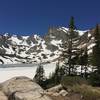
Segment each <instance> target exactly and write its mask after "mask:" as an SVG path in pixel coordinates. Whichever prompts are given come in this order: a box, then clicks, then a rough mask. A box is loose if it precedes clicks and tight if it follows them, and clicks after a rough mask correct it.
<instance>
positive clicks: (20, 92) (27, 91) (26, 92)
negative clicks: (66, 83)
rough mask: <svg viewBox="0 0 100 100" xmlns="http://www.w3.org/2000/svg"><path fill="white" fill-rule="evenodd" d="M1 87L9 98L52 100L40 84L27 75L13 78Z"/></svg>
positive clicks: (18, 99) (16, 99)
mask: <svg viewBox="0 0 100 100" xmlns="http://www.w3.org/2000/svg"><path fill="white" fill-rule="evenodd" d="M1 89H2V91H3V92H4V94H5V95H7V96H8V100H51V99H50V98H49V97H48V96H46V95H45V94H44V90H43V89H42V88H41V87H40V86H39V85H38V84H36V83H35V82H33V81H32V80H31V79H29V78H27V77H15V78H12V79H10V80H8V81H6V82H4V83H2V87H1ZM0 100H1V99H0Z"/></svg>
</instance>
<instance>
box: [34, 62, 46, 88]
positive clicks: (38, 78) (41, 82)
mask: <svg viewBox="0 0 100 100" xmlns="http://www.w3.org/2000/svg"><path fill="white" fill-rule="evenodd" d="M44 74H45V72H44V69H43V66H42V65H41V64H40V65H39V66H38V67H37V70H36V74H35V76H34V80H35V81H36V82H37V83H38V84H39V85H40V86H43V85H44V81H45V79H46V78H45V75H44Z"/></svg>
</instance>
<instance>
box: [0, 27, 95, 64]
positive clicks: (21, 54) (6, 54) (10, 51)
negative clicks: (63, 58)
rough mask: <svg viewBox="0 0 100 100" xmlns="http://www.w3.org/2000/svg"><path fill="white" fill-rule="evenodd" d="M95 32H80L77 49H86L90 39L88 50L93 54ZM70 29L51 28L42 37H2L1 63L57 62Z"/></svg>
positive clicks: (7, 34) (0, 43) (0, 40)
mask: <svg viewBox="0 0 100 100" xmlns="http://www.w3.org/2000/svg"><path fill="white" fill-rule="evenodd" d="M93 30H94V29H91V30H88V31H79V30H76V33H79V35H80V36H79V40H78V41H76V44H77V47H78V48H81V47H83V48H84V47H85V45H86V38H88V49H89V52H91V48H92V46H93V45H94V44H93V41H94V40H93V39H94V38H93ZM67 34H68V28H65V27H60V28H55V27H53V28H49V30H48V32H47V34H46V35H45V36H43V37H40V36H38V35H36V34H33V35H31V36H20V35H11V34H9V33H5V34H4V35H0V63H4V64H15V63H38V62H45V63H46V62H53V61H56V60H57V59H58V58H59V56H60V54H61V53H62V49H63V47H62V44H63V43H64V42H66V41H67V39H68V35H67Z"/></svg>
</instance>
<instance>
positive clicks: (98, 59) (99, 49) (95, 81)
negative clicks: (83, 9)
mask: <svg viewBox="0 0 100 100" xmlns="http://www.w3.org/2000/svg"><path fill="white" fill-rule="evenodd" d="M94 39H95V46H94V47H93V53H92V58H91V61H92V65H93V66H96V70H95V71H94V72H93V73H91V76H90V82H91V84H92V85H94V86H100V30H99V25H96V29H95V32H94Z"/></svg>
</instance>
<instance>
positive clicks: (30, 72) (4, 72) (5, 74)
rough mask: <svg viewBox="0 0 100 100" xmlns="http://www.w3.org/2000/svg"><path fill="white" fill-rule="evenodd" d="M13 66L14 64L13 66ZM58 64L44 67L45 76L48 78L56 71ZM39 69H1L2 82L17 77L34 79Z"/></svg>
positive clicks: (0, 78) (31, 67) (0, 79)
mask: <svg viewBox="0 0 100 100" xmlns="http://www.w3.org/2000/svg"><path fill="white" fill-rule="evenodd" d="M12 66H13V64H12ZM55 66H56V63H55V62H53V63H50V64H46V65H44V70H45V75H46V76H47V77H48V76H49V74H50V73H52V72H53V71H54V70H55ZM36 69H37V65H34V66H29V67H28V65H27V66H26V65H25V67H20V66H18V67H10V68H0V82H4V81H6V80H8V79H10V78H12V77H15V76H26V77H29V78H31V79H33V77H34V75H35V72H36Z"/></svg>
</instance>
